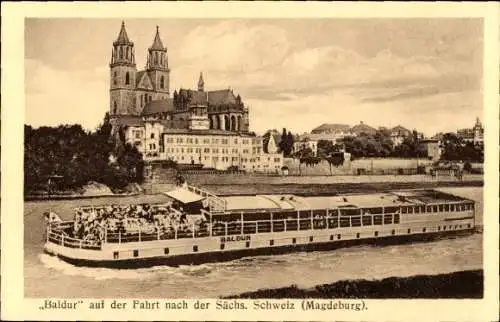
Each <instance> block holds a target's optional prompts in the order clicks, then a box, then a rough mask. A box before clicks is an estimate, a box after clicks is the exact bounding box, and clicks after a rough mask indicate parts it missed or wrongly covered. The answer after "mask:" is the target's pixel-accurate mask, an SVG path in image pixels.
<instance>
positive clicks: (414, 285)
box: [227, 270, 484, 299]
mask: <svg viewBox="0 0 500 322" xmlns="http://www.w3.org/2000/svg"><path fill="white" fill-rule="evenodd" d="M483 282H484V278H483V270H468V271H461V272H453V273H447V274H438V275H416V276H410V277H389V278H384V279H380V280H371V281H369V280H364V279H360V280H344V281H338V282H335V283H330V284H321V285H317V286H315V287H313V288H308V289H301V288H298V287H297V286H296V285H292V286H289V287H282V288H275V289H261V290H257V291H254V292H247V293H242V294H239V295H236V296H229V297H227V298H229V299H234V298H239V299H258V298H266V299H283V298H294V299H295V298H318V299H332V298H356V299H359V298H370V299H394V298H411V299H443V298H447V299H472V298H473V299H479V298H483Z"/></svg>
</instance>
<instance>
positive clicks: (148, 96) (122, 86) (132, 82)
mask: <svg viewBox="0 0 500 322" xmlns="http://www.w3.org/2000/svg"><path fill="white" fill-rule="evenodd" d="M109 67H110V71H111V75H110V77H111V86H110V114H111V115H139V114H140V113H141V111H142V109H143V108H144V106H145V105H146V104H147V103H148V102H151V101H153V100H161V99H166V98H168V97H169V94H170V90H169V87H170V69H169V68H168V56H167V48H165V47H164V46H163V43H162V41H161V39H160V33H159V30H158V27H156V35H155V38H154V40H153V44H152V45H151V47H149V49H148V58H147V63H146V69H145V70H142V71H137V67H136V64H135V52H134V43H133V42H131V41H130V40H129V38H128V36H127V32H126V30H125V23H124V22H122V26H121V29H120V33H119V35H118V38H117V39H116V41H115V42H113V51H112V54H111V63H110V64H109Z"/></svg>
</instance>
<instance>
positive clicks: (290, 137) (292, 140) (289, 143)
mask: <svg viewBox="0 0 500 322" xmlns="http://www.w3.org/2000/svg"><path fill="white" fill-rule="evenodd" d="M286 140H287V151H286V155H287V156H290V155H292V151H293V145H294V144H295V137H294V136H293V134H292V132H290V131H288V134H287V137H286Z"/></svg>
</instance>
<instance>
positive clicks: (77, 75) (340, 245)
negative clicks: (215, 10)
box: [24, 18, 484, 298]
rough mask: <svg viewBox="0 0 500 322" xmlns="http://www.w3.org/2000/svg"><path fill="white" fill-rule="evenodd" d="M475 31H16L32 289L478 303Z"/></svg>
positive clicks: (369, 27) (222, 25)
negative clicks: (21, 62)
mask: <svg viewBox="0 0 500 322" xmlns="http://www.w3.org/2000/svg"><path fill="white" fill-rule="evenodd" d="M482 30H483V23H482V20H481V19H408V20H400V19H270V20H262V19H245V20H240V19H196V20H194V19H165V20H160V19H126V20H121V21H120V20H118V19H34V18H33V19H32V18H28V19H26V23H25V44H26V49H25V70H26V88H25V91H26V93H25V94H26V125H25V128H24V138H25V141H24V162H25V163H24V195H25V200H26V201H25V208H24V212H25V225H24V229H25V235H24V236H25V238H24V243H25V245H24V247H25V295H26V296H28V297H49V296H54V297H60V296H63V297H99V296H113V297H120V296H123V297H127V296H130V294H134V296H136V297H158V296H163V297H170V298H191V297H243V298H270V297H273V298H290V297H319V298H329V297H331V298H334V297H335V298H339V297H340V298H342V297H346V298H353V297H362V298H415V297H420V298H481V297H482V296H483V293H482V292H483V277H482V265H483V261H482V234H481V229H482V217H483V209H482V199H483V161H484V154H483V146H484V137H483V136H484V128H483V125H482V120H483V107H482V94H481V80H482V62H483V60H482V55H483V32H482ZM62 40H64V41H62ZM40 280H44V281H46V282H45V283H43V284H40V283H39V281H40ZM145 285H147V287H144V286H145ZM117 290H120V291H119V292H117Z"/></svg>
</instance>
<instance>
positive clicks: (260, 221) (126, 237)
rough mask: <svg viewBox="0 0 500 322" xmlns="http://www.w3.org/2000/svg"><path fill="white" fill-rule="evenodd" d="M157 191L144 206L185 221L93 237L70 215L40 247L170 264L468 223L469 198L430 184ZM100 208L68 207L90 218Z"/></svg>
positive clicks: (65, 254) (444, 231) (73, 258)
mask: <svg viewBox="0 0 500 322" xmlns="http://www.w3.org/2000/svg"><path fill="white" fill-rule="evenodd" d="M165 194H166V195H167V196H169V197H170V198H171V199H172V204H169V205H164V204H152V205H150V206H148V207H149V208H148V209H149V211H150V212H151V211H152V212H153V213H154V212H155V211H156V210H155V209H157V210H158V211H160V210H161V209H163V211H164V210H165V209H168V216H171V215H172V214H173V215H174V216H175V217H176V218H187V219H186V220H184V222H185V223H186V222H187V223H190V224H189V225H186V224H184V225H183V226H182V227H181V226H179V225H173V226H171V227H167V228H166V227H162V228H161V229H160V228H155V229H153V230H152V229H150V227H149V228H147V229H141V228H137V229H135V230H134V229H132V230H131V229H127V230H126V231H125V230H123V229H118V230H117V229H110V228H109V226H108V227H107V228H105V229H104V231H101V234H100V237H99V238H98V239H97V240H86V239H83V238H79V237H78V236H75V234H74V233H73V231H74V230H75V221H60V220H49V222H48V224H47V236H46V243H45V251H46V252H48V253H51V254H54V255H57V256H58V257H60V258H62V259H63V260H65V261H67V262H70V263H73V264H75V265H80V266H104V267H118V268H134V267H144V266H153V265H162V264H166V265H174V266H176V265H180V264H199V263H204V262H218V261H225V260H231V259H236V258H241V257H245V256H255V255H274V254H279V253H286V252H294V251H309V250H327V249H334V248H338V247H341V246H342V247H344V246H348V245H351V244H359V243H367V242H369V243H382V244H385V243H401V242H408V241H415V240H432V239H435V238H436V237H440V236H443V235H450V234H464V233H466V234H467V233H472V232H473V231H474V228H475V203H474V201H472V200H468V199H464V198H461V197H458V196H455V195H451V194H447V193H443V192H440V191H436V190H409V191H394V192H384V193H373V194H350V195H341V196H319V197H302V196H297V195H289V194H285V195H245V196H216V195H214V194H212V193H210V192H208V191H206V190H203V189H200V188H197V187H193V186H187V185H184V186H183V187H179V188H177V189H175V190H172V191H169V192H165ZM107 207H111V206H107ZM104 208H105V207H102V206H101V207H83V208H78V209H76V211H77V212H80V213H81V212H82V211H83V212H87V213H90V214H92V215H93V216H94V217H95V218H98V216H99V214H100V213H102V212H103V211H104V210H103V209H104ZM192 218H196V220H191V221H190V220H189V219H192ZM195 222H196V223H195ZM191 223H192V225H191Z"/></svg>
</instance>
